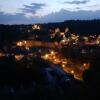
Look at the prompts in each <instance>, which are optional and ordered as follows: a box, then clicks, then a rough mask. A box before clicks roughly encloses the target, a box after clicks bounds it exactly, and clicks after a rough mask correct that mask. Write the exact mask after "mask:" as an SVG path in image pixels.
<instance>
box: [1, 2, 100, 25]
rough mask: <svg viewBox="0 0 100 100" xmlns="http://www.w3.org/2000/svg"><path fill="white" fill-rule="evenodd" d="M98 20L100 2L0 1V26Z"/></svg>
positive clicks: (99, 16) (99, 17)
mask: <svg viewBox="0 0 100 100" xmlns="http://www.w3.org/2000/svg"><path fill="white" fill-rule="evenodd" d="M72 19H82V20H83V19H85V20H86V19H100V0H0V24H29V23H47V22H60V21H64V20H72Z"/></svg>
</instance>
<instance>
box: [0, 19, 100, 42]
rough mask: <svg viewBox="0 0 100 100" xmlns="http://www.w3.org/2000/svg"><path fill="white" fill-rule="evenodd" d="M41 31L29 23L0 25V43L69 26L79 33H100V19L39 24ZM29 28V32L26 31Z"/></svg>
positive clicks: (71, 29)
mask: <svg viewBox="0 0 100 100" xmlns="http://www.w3.org/2000/svg"><path fill="white" fill-rule="evenodd" d="M39 25H40V27H41V29H42V31H37V32H36V31H34V30H32V24H30V25H23V24H22V25H0V44H3V43H7V42H12V41H13V40H16V39H21V38H27V37H28V36H29V35H30V34H34V33H37V34H41V35H42V34H45V35H46V34H48V33H49V30H50V29H55V28H57V27H58V28H60V30H61V31H64V30H65V28H66V27H69V29H70V32H72V33H73V32H74V33H76V34H80V35H84V34H85V35H87V34H91V35H94V34H100V20H68V21H64V22H59V23H44V24H39ZM28 30H30V32H28Z"/></svg>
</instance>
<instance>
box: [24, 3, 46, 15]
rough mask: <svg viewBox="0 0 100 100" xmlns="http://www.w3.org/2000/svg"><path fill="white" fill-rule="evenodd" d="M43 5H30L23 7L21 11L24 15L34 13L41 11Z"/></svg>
mask: <svg viewBox="0 0 100 100" xmlns="http://www.w3.org/2000/svg"><path fill="white" fill-rule="evenodd" d="M44 6H45V4H41V3H32V4H31V5H24V8H22V11H23V12H25V13H36V12H37V11H38V10H40V9H42V8H43V7H44Z"/></svg>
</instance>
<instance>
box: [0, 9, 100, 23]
mask: <svg viewBox="0 0 100 100" xmlns="http://www.w3.org/2000/svg"><path fill="white" fill-rule="evenodd" d="M77 19H79V20H91V19H100V10H98V11H84V10H79V11H67V10H64V9H62V10H60V11H59V12H55V13H51V14H48V15H46V16H43V17H41V18H38V17H30V18H27V17H25V14H23V13H17V14H16V15H9V14H4V13H3V12H0V24H32V23H48V22H62V21H64V20H77Z"/></svg>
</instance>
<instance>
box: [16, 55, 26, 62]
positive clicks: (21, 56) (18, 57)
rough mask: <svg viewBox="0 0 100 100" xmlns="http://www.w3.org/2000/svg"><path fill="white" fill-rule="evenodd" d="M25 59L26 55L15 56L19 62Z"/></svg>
mask: <svg viewBox="0 0 100 100" xmlns="http://www.w3.org/2000/svg"><path fill="white" fill-rule="evenodd" d="M23 57H24V55H15V59H16V60H17V61H19V60H21V59H22V58H23Z"/></svg>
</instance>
